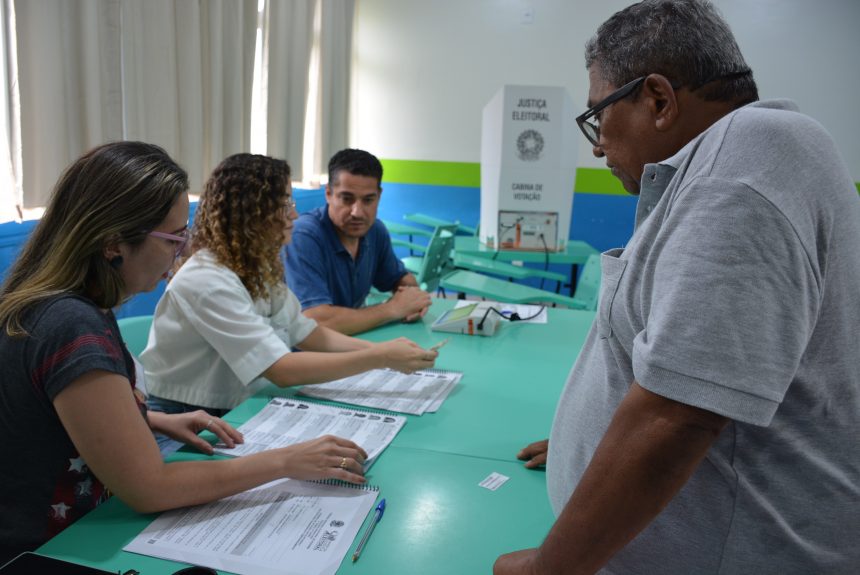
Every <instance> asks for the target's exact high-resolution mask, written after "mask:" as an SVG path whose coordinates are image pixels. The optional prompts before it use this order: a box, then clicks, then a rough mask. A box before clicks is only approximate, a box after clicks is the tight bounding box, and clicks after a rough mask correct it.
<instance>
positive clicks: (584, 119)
mask: <svg viewBox="0 0 860 575" xmlns="http://www.w3.org/2000/svg"><path fill="white" fill-rule="evenodd" d="M645 78H647V76H642V77H640V78H636V79H635V80H633V81H632V82H627V83H626V84H624V85H623V86H621V87H620V88H618V89H617V90H615V91H614V92H612V93H611V94H609V95H608V96H606V97H605V98H603V99H602V100H601V101H600V102H598V103H597V104H595V105H594V106H592V107H590V108H589V109H588V110H586V111H585V113H583V114H581V115H579V116H577V117H576V124H577V125H578V126H579V129H580V130H582V133H583V134H584V135H585V137H586V139H587V140H588V141H589V142H591V143H592V145H595V146H599V145H600V117H599V116H598V114H600V112H602V111H603V110H605V109H606V108H608V107H609V106H611V105H612V104H614V103H615V102H618V101H619V100H623V99H624V98H626V97H627V96H629V95H630V94H632V93H633V91H634V90H635V89H636V88H638V87H639V85H640V84H642V82H644V81H645ZM595 117H596V118H595ZM592 118H595V119H596V121H594V120H592Z"/></svg>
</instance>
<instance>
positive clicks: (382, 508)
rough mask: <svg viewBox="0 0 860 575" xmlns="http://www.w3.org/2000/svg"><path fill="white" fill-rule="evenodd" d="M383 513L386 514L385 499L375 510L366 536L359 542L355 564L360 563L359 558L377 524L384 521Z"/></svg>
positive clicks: (355, 554)
mask: <svg viewBox="0 0 860 575" xmlns="http://www.w3.org/2000/svg"><path fill="white" fill-rule="evenodd" d="M383 513H385V499H383V500H382V501H380V502H379V505H377V506H376V509H375V510H374V512H373V515H374V517H373V519H372V520H371V521H370V525H368V526H367V529H365V530H364V535H363V536H362V538H361V541H359V542H358V547H356V548H355V553H353V554H352V562H353V563H355V562H356V561H358V557H359V556H360V555H361V552H362V551H363V550H364V544H365V543H367V540H368V539H369V538H370V534H371V533H373V528H374V527H376V524H377V523H379V520H380V519H382V514H383Z"/></svg>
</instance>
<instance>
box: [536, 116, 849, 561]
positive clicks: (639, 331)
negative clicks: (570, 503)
mask: <svg viewBox="0 0 860 575" xmlns="http://www.w3.org/2000/svg"><path fill="white" fill-rule="evenodd" d="M601 263H602V266H603V269H602V272H603V277H602V284H601V297H600V305H599V308H598V315H597V319H596V320H595V323H594V325H593V326H592V329H591V332H590V334H589V336H588V339H587V341H586V343H585V346H584V348H583V350H582V353H581V354H580V356H579V359H578V361H577V363H576V365H575V366H574V368H573V370H572V371H571V373H570V376H569V378H568V381H567V385H566V387H565V389H564V391H563V393H562V396H561V399H560V400H559V404H558V408H557V412H556V416H555V421H554V424H553V429H552V435H551V438H550V451H549V460H548V464H547V483H548V489H549V495H550V500H551V502H552V505H553V508H554V510H555V512H556V514H559V513H560V512H561V510H562V509H563V507H564V505H565V504H566V502H567V500H568V499H569V497H570V495H571V493H572V492H573V490H574V488H575V487H576V485H577V483H578V481H579V479H580V478H581V476H582V474H583V473H584V471H585V469H586V467H587V466H588V463H589V461H590V460H591V457H592V455H593V453H594V451H595V449H596V448H597V444H598V442H599V441H600V439H601V438H602V437H603V435H604V433H605V431H606V429H607V427H608V425H609V423H610V421H611V419H612V416H613V414H614V413H615V410H616V408H617V407H618V405H619V403H620V402H621V400H622V398H623V397H624V395H625V393H626V392H627V390H628V389H629V386H630V384H631V382H632V381H634V380H635V381H637V382H639V384H640V385H641V386H642V387H644V388H645V389H648V390H649V391H652V392H654V393H656V394H659V395H662V396H664V397H667V398H670V399H673V400H676V401H679V402H682V403H686V404H689V405H694V406H697V407H701V408H704V409H707V410H710V411H713V412H715V413H719V414H721V415H724V416H726V417H728V418H730V419H731V420H732V422H731V423H730V424H729V426H728V427H726V429H725V430H724V431H723V432H722V433H721V434H720V436H719V437H718V438H717V440H716V441H715V443H714V444H713V446H712V448H711V449H710V451H709V453H708V454H707V457H706V459H705V461H703V463H702V464H701V465H700V467H699V469H698V470H697V471H696V472H695V473H694V475H693V477H692V478H691V479H690V480H689V482H688V483H687V484H686V485H685V486H684V488H683V489H682V490H681V492H680V493H678V495H677V496H676V497H675V498H674V499H673V500H672V502H671V503H670V504H669V505H668V507H667V508H666V509H665V510H664V511H663V512H662V513H661V514H660V515H659V516H658V517H657V518H656V519H655V520H654V521H653V522H652V523H651V524H650V525H649V526H648V527H647V528H646V529H645V530H643V531H642V532H641V533H640V534H639V536H638V537H636V538H635V539H634V540H633V541H632V542H631V543H630V544H629V545H627V547H626V548H625V549H623V550H622V551H621V552H619V553H618V554H617V555H616V556H615V557H614V558H613V559H612V561H610V563H609V564H608V565H607V567H606V570H605V573H647V574H653V573H661V574H671V573H678V574H692V573H696V574H699V573H725V574H734V573H780V574H788V573H856V572H857V570H858V569H860V545H858V542H860V447H858V438H860V364H858V359H857V358H860V296H858V291H860V199H858V195H857V190H856V189H855V187H854V184H853V182H852V180H851V178H850V176H849V174H848V171H847V169H846V166H845V164H844V162H843V161H842V159H841V157H840V155H839V152H838V150H837V149H836V147H835V145H834V143H833V141H832V139H831V138H830V136H829V135H828V134H827V132H826V131H825V130H824V129H823V128H822V127H821V126H820V125H819V124H818V123H816V122H815V121H814V120H812V119H811V118H809V117H807V116H804V115H801V114H800V113H798V112H797V110H796V107H795V106H794V105H793V104H791V103H790V102H785V101H772V102H760V103H756V104H751V105H749V106H745V107H744V108H741V109H740V110H737V111H736V112H734V113H732V114H729V115H728V116H726V117H725V118H722V119H721V120H720V121H719V122H717V123H716V124H714V125H713V126H712V127H711V128H709V129H708V130H707V131H706V132H704V133H703V134H701V135H700V136H699V137H698V138H696V139H695V140H694V141H692V142H690V143H689V144H688V145H687V146H686V147H684V148H683V149H682V150H681V151H680V152H679V153H678V154H677V155H676V156H674V157H673V158H671V159H669V160H667V161H665V162H663V163H661V164H657V165H648V166H646V168H645V172H644V174H643V178H642V185H641V195H640V200H639V206H638V210H637V225H636V230H635V232H634V234H633V237H632V238H631V240H630V242H629V244H628V245H627V247H626V248H625V249H616V250H609V251H608V252H606V253H605V254H603V256H602V262H601Z"/></svg>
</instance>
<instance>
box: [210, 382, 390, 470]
mask: <svg viewBox="0 0 860 575" xmlns="http://www.w3.org/2000/svg"><path fill="white" fill-rule="evenodd" d="M405 424H406V418H405V417H403V416H402V415H389V414H384V413H372V412H369V411H362V410H359V409H350V408H346V407H337V406H334V405H321V404H319V403H313V402H311V401H302V400H297V399H295V398H287V397H274V398H272V399H271V400H270V401H269V403H267V404H266V405H265V407H263V409H261V410H260V411H259V412H258V413H257V414H256V415H255V416H254V417H252V418H251V419H249V420H248V421H246V422H245V423H243V424H242V425H241V426H240V427H239V431H240V432H242V435H244V436H245V442H244V443H240V444H237V445H236V447H233V448H228V447H227V446H226V445H224V444H223V443H218V444H217V445H216V446H215V453H219V454H221V455H230V456H236V457H238V456H240V455H250V454H251V453H259V452H261V451H266V450H269V449H276V448H279V447H286V446H288V445H294V444H296V443H301V442H303V441H308V440H311V439H316V438H317V437H321V436H323V435H336V436H338V437H343V438H344V439H349V440H350V441H353V442H355V443H357V444H358V445H360V446H361V447H362V448H363V449H364V450H365V451H366V452H367V460H366V461H365V462H364V470H365V471H367V470H368V469H369V468H370V466H371V465H372V464H373V462H374V461H376V458H377V457H378V456H379V454H380V453H382V451H383V450H384V449H385V448H386V447H388V444H390V443H391V440H393V439H394V437H395V436H396V435H397V433H398V432H399V431H400V429H401V428H402V427H403V426H404V425H405Z"/></svg>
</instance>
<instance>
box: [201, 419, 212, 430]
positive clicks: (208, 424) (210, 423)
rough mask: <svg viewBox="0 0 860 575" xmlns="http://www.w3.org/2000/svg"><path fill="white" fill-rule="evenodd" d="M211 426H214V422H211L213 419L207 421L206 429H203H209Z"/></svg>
mask: <svg viewBox="0 0 860 575" xmlns="http://www.w3.org/2000/svg"><path fill="white" fill-rule="evenodd" d="M210 425H212V420H211V419H210V420H209V421H207V422H206V427H204V428H203V429H209V426H210Z"/></svg>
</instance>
